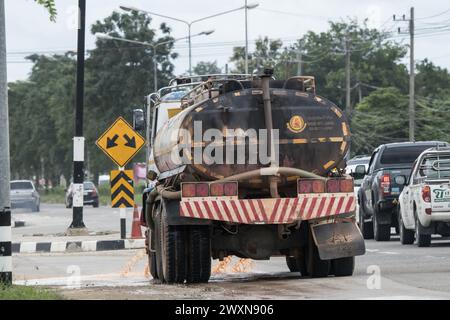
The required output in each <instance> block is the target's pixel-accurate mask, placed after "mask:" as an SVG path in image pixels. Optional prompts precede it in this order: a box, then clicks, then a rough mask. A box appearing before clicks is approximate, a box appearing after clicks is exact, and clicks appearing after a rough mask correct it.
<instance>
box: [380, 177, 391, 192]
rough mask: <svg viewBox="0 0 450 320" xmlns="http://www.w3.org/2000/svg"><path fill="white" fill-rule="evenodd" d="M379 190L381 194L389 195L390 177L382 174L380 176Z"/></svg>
mask: <svg viewBox="0 0 450 320" xmlns="http://www.w3.org/2000/svg"><path fill="white" fill-rule="evenodd" d="M380 189H381V192H382V193H383V194H389V193H390V192H391V176H390V175H388V174H383V175H382V176H381V183H380Z"/></svg>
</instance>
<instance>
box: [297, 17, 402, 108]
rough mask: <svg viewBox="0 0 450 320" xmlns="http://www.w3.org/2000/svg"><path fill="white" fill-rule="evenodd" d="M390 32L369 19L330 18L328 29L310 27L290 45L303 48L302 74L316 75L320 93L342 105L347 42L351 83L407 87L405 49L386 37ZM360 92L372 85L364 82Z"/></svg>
mask: <svg viewBox="0 0 450 320" xmlns="http://www.w3.org/2000/svg"><path fill="white" fill-rule="evenodd" d="M387 37H388V35H387V34H385V33H383V32H380V31H378V30H377V29H370V28H368V27H367V26H366V22H363V23H362V24H359V23H358V22H357V21H355V20H350V21H348V22H330V29H329V30H328V31H326V32H321V33H315V32H312V31H309V32H308V33H307V34H306V35H305V36H304V37H303V38H302V39H301V40H299V41H298V42H297V43H296V44H295V45H294V46H293V47H292V48H291V49H292V51H293V53H296V52H298V50H301V51H302V63H303V70H304V71H303V74H305V75H312V76H314V77H316V80H317V88H318V93H319V94H321V95H323V96H325V97H327V98H329V99H330V100H332V101H333V102H335V103H337V104H338V105H340V106H341V107H342V106H343V105H344V103H345V79H346V75H345V68H346V59H345V51H346V46H347V45H348V47H349V50H350V58H351V59H350V60H351V65H350V68H351V86H352V87H354V86H356V85H357V84H358V83H364V84H370V85H372V86H377V87H396V88H398V89H399V90H400V91H401V92H403V93H406V92H407V90H408V72H407V69H406V67H405V66H404V65H403V64H402V63H401V59H402V58H403V57H404V56H405V55H406V52H407V51H406V49H405V48H404V47H403V46H400V45H398V44H396V43H394V42H392V41H388V40H387ZM359 88H361V91H362V92H361V95H362V96H363V97H364V96H367V95H368V94H369V93H370V92H371V91H372V89H368V88H366V87H364V86H361V87H359ZM357 96H358V92H357V90H353V91H352V104H353V105H355V104H356V101H357Z"/></svg>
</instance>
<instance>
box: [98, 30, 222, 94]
mask: <svg viewBox="0 0 450 320" xmlns="http://www.w3.org/2000/svg"><path fill="white" fill-rule="evenodd" d="M213 32H214V30H208V31H203V32H200V33H198V34H195V35H193V36H192V37H198V36H202V35H210V34H211V33H213ZM95 36H96V37H97V38H98V39H103V40H117V41H122V42H128V43H134V44H138V45H142V46H146V47H150V48H152V51H153V84H154V91H155V92H156V91H158V62H157V60H156V48H158V47H160V46H163V45H166V44H169V43H173V42H176V41H180V40H185V39H187V37H184V38H178V39H173V40H169V41H164V42H160V43H156V44H151V43H149V42H142V41H136V40H130V39H124V38H118V37H112V36H110V35H107V34H104V33H96V34H95ZM190 38H191V36H190V37H189V39H190Z"/></svg>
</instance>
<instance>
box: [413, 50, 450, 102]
mask: <svg viewBox="0 0 450 320" xmlns="http://www.w3.org/2000/svg"><path fill="white" fill-rule="evenodd" d="M416 72H417V75H416V94H417V95H418V96H424V97H435V98H438V97H439V96H441V95H442V94H443V93H444V92H448V91H449V90H450V74H449V73H448V70H447V69H445V68H441V67H439V66H436V65H435V64H433V62H431V61H429V60H428V59H424V60H423V61H421V62H420V63H418V64H417V65H416Z"/></svg>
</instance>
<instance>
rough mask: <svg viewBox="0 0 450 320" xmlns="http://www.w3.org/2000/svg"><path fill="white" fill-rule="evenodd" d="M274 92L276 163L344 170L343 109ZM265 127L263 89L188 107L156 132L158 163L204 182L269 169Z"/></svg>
mask: <svg viewBox="0 0 450 320" xmlns="http://www.w3.org/2000/svg"><path fill="white" fill-rule="evenodd" d="M270 93H271V98H272V115H273V127H274V129H275V130H276V131H278V139H276V141H275V142H276V143H277V146H278V153H277V155H278V157H277V159H278V163H277V165H278V166H280V167H292V168H298V169H303V170H306V171H309V172H313V173H316V174H318V175H322V176H325V175H326V174H328V173H329V171H330V170H332V169H333V168H342V167H343V165H344V163H343V158H344V156H345V154H346V153H347V151H348V148H349V142H350V131H349V126H348V121H347V118H346V116H345V114H344V113H343V112H342V110H340V109H339V108H338V107H337V106H336V105H334V104H333V103H331V102H330V101H328V100H327V99H325V98H322V97H320V96H318V95H316V94H313V93H307V92H304V91H300V90H294V89H284V88H271V89H270ZM211 129H212V130H211ZM265 129H266V128H265V119H264V105H263V100H262V90H261V89H260V88H247V89H240V90H235V91H231V92H226V93H222V94H220V95H218V96H216V97H213V98H211V99H207V100H205V101H203V102H200V103H197V104H195V105H193V106H190V107H187V108H186V109H184V110H183V111H182V112H181V113H179V114H178V115H176V116H175V117H173V118H171V119H170V120H169V121H168V123H166V125H164V126H163V127H162V128H161V129H160V130H159V131H158V133H157V135H156V138H155V141H154V146H153V148H154V156H155V163H156V166H157V167H158V169H159V170H160V172H161V173H164V172H166V173H170V172H175V173H179V172H181V171H183V172H190V173H193V174H196V175H198V176H200V177H202V178H203V179H205V180H217V179H222V178H224V177H228V176H231V175H235V174H239V173H243V172H247V171H251V170H255V169H259V168H262V167H266V166H268V165H270V164H268V163H267V161H266V159H267V157H265V156H266V153H267V151H266V146H267V140H266V139H265ZM231 130H234V132H233V131H231ZM187 133H189V134H187ZM275 136H276V135H275ZM221 150H222V151H221ZM243 152H244V154H245V157H243V156H242V153H243ZM255 158H256V161H255Z"/></svg>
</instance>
